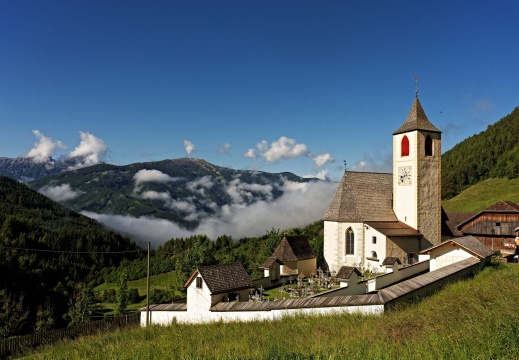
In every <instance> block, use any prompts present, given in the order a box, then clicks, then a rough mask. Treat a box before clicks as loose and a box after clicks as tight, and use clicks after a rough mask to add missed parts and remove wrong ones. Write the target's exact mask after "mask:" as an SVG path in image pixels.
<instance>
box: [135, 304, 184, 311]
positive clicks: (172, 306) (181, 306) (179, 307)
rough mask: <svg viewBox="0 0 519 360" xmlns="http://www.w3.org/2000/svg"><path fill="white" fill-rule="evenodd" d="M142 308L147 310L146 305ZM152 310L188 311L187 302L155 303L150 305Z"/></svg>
mask: <svg viewBox="0 0 519 360" xmlns="http://www.w3.org/2000/svg"><path fill="white" fill-rule="evenodd" d="M140 310H141V311H146V307H143V308H141V309H140ZM150 311H187V303H173V304H153V305H150Z"/></svg>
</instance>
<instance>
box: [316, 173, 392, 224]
mask: <svg viewBox="0 0 519 360" xmlns="http://www.w3.org/2000/svg"><path fill="white" fill-rule="evenodd" d="M392 197H393V174H382V173H368V172H352V171H346V172H345V173H344V176H343V177H342V180H341V182H340V183H339V187H338V188H337V191H336V192H335V195H334V196H333V199H332V202H331V203H330V206H329V207H328V211H327V212H326V214H325V215H324V218H323V219H324V220H326V221H342V222H364V221H397V218H396V215H395V213H394V212H393V204H392Z"/></svg>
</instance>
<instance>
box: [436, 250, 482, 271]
mask: <svg viewBox="0 0 519 360" xmlns="http://www.w3.org/2000/svg"><path fill="white" fill-rule="evenodd" d="M470 257H474V256H473V255H472V254H470V253H468V252H467V251H465V250H463V249H462V248H460V247H459V245H457V244H455V245H451V244H450V243H447V244H445V245H443V246H440V247H437V248H436V249H433V250H432V251H431V271H434V270H438V269H441V268H442V267H444V266H447V265H450V264H454V263H455V262H458V261H461V260H465V259H468V258H470Z"/></svg>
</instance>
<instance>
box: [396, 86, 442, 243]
mask: <svg viewBox="0 0 519 360" xmlns="http://www.w3.org/2000/svg"><path fill="white" fill-rule="evenodd" d="M393 210H394V212H395V215H396V216H397V218H398V220H400V221H402V222H404V223H406V224H407V225H409V226H411V227H413V228H415V229H417V230H418V231H419V232H420V233H421V234H422V235H423V240H425V242H424V241H422V243H423V244H424V246H427V245H429V244H428V243H430V244H431V245H437V244H439V243H440V242H441V131H440V130H438V129H437V128H436V127H435V126H434V125H433V124H432V123H431V122H430V121H429V120H428V119H427V116H426V115H425V112H424V110H423V108H422V105H421V104H420V101H419V100H418V91H417V93H416V97H415V99H414V102H413V105H412V106H411V111H410V112H409V115H408V116H407V119H406V120H405V122H404V124H403V125H402V126H401V127H400V128H399V129H398V130H397V131H395V132H394V133H393Z"/></svg>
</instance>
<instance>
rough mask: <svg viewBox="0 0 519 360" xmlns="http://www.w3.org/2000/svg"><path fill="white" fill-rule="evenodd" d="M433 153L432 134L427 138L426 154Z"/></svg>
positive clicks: (430, 154)
mask: <svg viewBox="0 0 519 360" xmlns="http://www.w3.org/2000/svg"><path fill="white" fill-rule="evenodd" d="M432 155H433V146H432V137H431V135H427V137H426V138H425V156H432Z"/></svg>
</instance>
